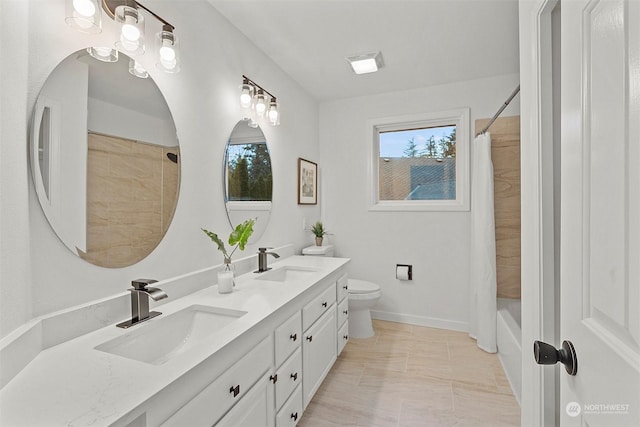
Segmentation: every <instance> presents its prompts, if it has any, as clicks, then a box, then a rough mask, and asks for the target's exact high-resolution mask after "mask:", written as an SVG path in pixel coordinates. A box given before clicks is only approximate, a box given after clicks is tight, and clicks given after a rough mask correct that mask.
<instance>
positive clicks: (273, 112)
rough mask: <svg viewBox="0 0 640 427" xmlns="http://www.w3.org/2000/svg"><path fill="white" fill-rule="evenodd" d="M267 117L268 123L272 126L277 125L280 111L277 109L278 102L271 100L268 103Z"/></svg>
mask: <svg viewBox="0 0 640 427" xmlns="http://www.w3.org/2000/svg"><path fill="white" fill-rule="evenodd" d="M267 117H268V118H269V123H271V124H272V125H273V126H278V125H279V124H280V111H279V110H278V103H277V102H276V101H275V100H272V101H271V103H270V104H269V112H268V113H267Z"/></svg>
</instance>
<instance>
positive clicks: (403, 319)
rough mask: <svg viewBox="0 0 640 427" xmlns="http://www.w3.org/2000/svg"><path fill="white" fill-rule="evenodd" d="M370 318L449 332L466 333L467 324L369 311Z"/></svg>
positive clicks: (467, 329)
mask: <svg viewBox="0 0 640 427" xmlns="http://www.w3.org/2000/svg"><path fill="white" fill-rule="evenodd" d="M371 318H372V319H378V320H388V321H390V322H398V323H407V324H409V325H417V326H427V327H429V328H438V329H448V330H451V331H459V332H468V331H469V325H468V323H467V322H460V321H457V320H447V319H438V318H435V317H427V316H414V315H411V314H402V313H391V312H388V311H378V310H371Z"/></svg>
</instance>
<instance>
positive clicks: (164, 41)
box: [156, 30, 180, 73]
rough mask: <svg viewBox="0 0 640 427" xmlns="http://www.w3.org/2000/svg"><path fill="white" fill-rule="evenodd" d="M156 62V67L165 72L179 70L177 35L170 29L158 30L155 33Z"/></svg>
mask: <svg viewBox="0 0 640 427" xmlns="http://www.w3.org/2000/svg"><path fill="white" fill-rule="evenodd" d="M156 45H157V49H158V62H157V63H156V67H158V68H159V69H160V70H162V71H164V72H165V73H177V72H178V71H180V49H179V43H178V37H176V35H175V34H173V32H172V31H164V30H163V31H160V32H159V33H157V34H156Z"/></svg>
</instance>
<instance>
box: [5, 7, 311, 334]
mask: <svg viewBox="0 0 640 427" xmlns="http://www.w3.org/2000/svg"><path fill="white" fill-rule="evenodd" d="M145 6H147V7H149V8H151V9H152V10H154V11H155V12H156V13H158V14H159V15H161V16H163V17H165V18H166V19H167V20H169V21H170V22H171V23H172V24H173V25H175V26H176V33H177V34H178V35H179V37H180V38H181V48H182V71H181V73H179V74H177V75H168V74H162V73H161V72H160V71H158V70H157V69H156V68H155V65H154V62H153V60H152V58H151V56H147V55H145V56H144V57H142V59H141V62H142V64H143V66H145V68H147V69H148V70H149V72H150V73H151V75H152V77H153V78H154V80H155V81H156V83H157V85H158V87H159V88H160V89H161V91H162V92H163V94H164V96H165V98H166V100H167V104H168V105H169V108H170V109H171V112H172V114H173V117H174V120H175V123H176V128H177V131H178V137H179V139H180V149H181V161H182V176H181V188H180V197H179V200H178V206H177V209H176V213H175V216H174V218H173V222H172V224H171V226H170V228H169V230H168V232H167V234H166V235H165V237H164V239H163V241H162V242H161V243H160V245H159V246H158V248H157V249H156V250H155V251H154V252H153V253H152V254H151V255H149V256H148V257H147V258H146V259H145V260H143V261H141V262H140V263H138V264H136V265H134V266H131V267H127V268H122V269H105V268H100V267H95V266H93V265H91V264H88V263H86V262H85V261H82V260H81V259H79V258H77V257H75V256H74V255H72V254H71V252H70V251H68V250H67V249H66V247H65V246H64V245H63V244H62V243H61V242H60V241H59V240H58V238H57V237H56V235H55V234H54V233H53V231H52V230H51V228H50V227H49V225H48V223H47V221H46V219H45V217H44V215H43V213H42V210H41V209H40V206H39V205H38V201H37V197H36V196H35V193H34V190H33V184H32V182H31V179H30V177H28V167H27V150H26V143H27V121H28V117H29V115H30V113H31V109H32V107H33V104H34V102H35V99H36V97H37V94H38V92H39V90H40V88H41V87H42V84H43V82H44V81H45V80H46V78H47V76H48V75H49V73H50V72H51V71H52V70H53V69H54V68H55V66H56V65H57V64H58V63H59V62H60V61H62V60H63V59H64V58H65V57H67V56H68V55H69V54H71V53H72V52H74V51H76V50H79V49H81V48H84V47H87V46H88V45H90V44H94V45H106V44H110V43H112V42H113V40H115V25H114V24H113V22H112V21H110V19H109V18H107V17H103V32H102V33H101V34H99V35H93V36H92V35H84V34H81V33H78V32H77V31H75V30H73V29H72V28H70V27H68V26H67V25H66V24H65V22H64V12H65V6H64V1H63V0H28V1H26V0H25V1H9V2H6V1H2V2H0V7H1V12H2V13H1V14H0V19H1V27H2V30H1V31H2V34H1V35H2V44H1V54H2V63H1V64H2V65H1V67H2V68H1V70H2V83H1V84H2V86H1V88H2V96H0V99H1V100H2V101H1V102H2V104H1V105H2V115H1V119H0V125H1V136H2V141H1V145H0V150H1V151H0V154H1V156H0V159H1V160H0V161H1V166H2V168H1V170H0V174H1V178H2V179H1V181H0V191H1V193H0V197H1V204H0V206H1V207H0V214H1V216H0V226H1V229H0V233H1V239H0V241H1V247H0V249H1V253H0V255H1V256H2V258H1V264H0V267H2V269H1V270H0V279H1V280H0V297H1V298H0V313H2V314H1V316H2V317H1V318H0V320H1V323H0V328H1V329H0V332H1V336H5V335H6V334H7V333H9V332H10V331H12V330H13V329H15V328H17V327H18V326H20V325H21V324H23V323H25V322H26V321H28V320H29V319H30V318H32V317H34V316H38V315H42V314H45V313H50V312H53V311H56V310H60V309H64V308H67V307H70V306H74V305H77V304H80V303H84V302H87V301H90V300H94V299H97V298H102V297H106V296H110V295H113V294H116V293H120V292H123V291H124V290H126V289H127V288H128V287H129V283H130V281H131V280H133V279H136V278H139V277H151V278H156V279H164V278H168V277H172V276H175V275H178V274H182V273H185V272H188V271H192V270H195V269H200V268H204V267H206V266H210V265H213V264H219V263H221V261H222V257H221V255H220V254H219V252H218V251H217V250H216V248H215V247H214V245H213V244H212V243H211V242H210V240H209V239H208V238H207V237H206V236H205V235H204V234H203V233H202V232H201V231H200V227H206V228H208V229H210V230H215V231H217V232H219V233H223V234H226V233H228V232H230V231H231V228H230V226H229V224H228V221H227V216H226V213H225V210H224V204H223V186H222V170H221V168H222V163H223V155H224V149H225V144H226V141H227V139H228V136H229V134H230V132H231V130H232V129H233V127H234V126H235V124H236V121H237V120H238V119H239V118H240V117H241V111H240V107H239V105H238V86H239V85H240V83H241V76H242V74H246V75H248V76H250V77H251V78H252V79H254V80H256V81H257V82H259V83H260V84H262V85H264V86H265V87H267V88H268V90H269V91H270V92H272V93H274V94H276V95H277V96H278V100H279V101H280V104H281V110H282V125H281V126H279V127H276V128H273V127H269V126H266V127H264V128H263V131H264V133H265V136H266V137H267V140H268V141H269V144H270V145H269V148H270V152H271V156H272V163H273V167H274V192H273V198H274V203H273V211H272V215H271V219H270V225H269V227H268V229H267V231H266V232H265V234H264V235H263V237H262V238H261V239H260V240H259V241H258V242H257V243H256V244H254V245H251V246H250V247H248V248H247V250H246V252H247V253H252V252H254V251H255V250H257V247H258V246H279V245H282V244H285V243H293V244H294V245H295V246H296V248H297V249H299V248H301V247H302V246H303V245H306V244H308V243H309V242H310V235H309V234H308V233H305V232H304V231H303V229H302V223H303V218H306V220H307V222H310V221H312V220H314V219H315V218H317V217H319V214H320V209H319V207H317V206H311V207H309V206H306V207H299V206H298V205H297V199H296V185H297V184H296V174H297V158H298V157H304V158H307V159H311V160H315V159H318V157H319V148H318V133H319V131H318V106H317V103H316V102H315V101H314V100H313V99H312V98H311V97H309V96H308V95H307V94H306V92H304V90H303V89H302V88H300V87H299V86H298V85H297V84H296V83H295V82H294V81H293V80H292V79H290V78H289V77H288V76H286V75H285V74H284V73H283V72H282V70H280V68H279V67H278V66H277V64H274V63H273V62H271V61H270V60H269V59H267V58H266V57H265V55H264V54H262V53H261V52H260V51H259V50H258V49H257V48H256V47H255V46H254V45H253V44H251V43H250V42H249V41H248V40H247V39H246V38H245V37H244V36H243V35H242V34H241V33H239V32H238V31H237V30H236V29H235V28H234V27H232V26H231V25H230V24H229V23H228V22H227V21H226V20H225V19H224V18H223V17H221V16H220V15H219V14H218V13H217V12H216V11H215V10H214V9H213V8H212V7H211V6H209V5H208V4H207V3H206V2H205V1H204V0H192V1H189V2H175V1H168V0H148V1H147V2H145ZM152 23H153V20H152V19H148V20H147V31H150V30H151V31H157V29H153V28H151V27H152V26H153V24H152ZM147 39H148V40H152V37H147ZM27 41H28V42H27ZM169 260H170V262H169ZM170 297H171V296H170Z"/></svg>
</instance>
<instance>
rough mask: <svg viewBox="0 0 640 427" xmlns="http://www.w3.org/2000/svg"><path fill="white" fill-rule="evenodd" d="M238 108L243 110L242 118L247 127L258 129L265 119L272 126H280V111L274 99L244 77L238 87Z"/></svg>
mask: <svg viewBox="0 0 640 427" xmlns="http://www.w3.org/2000/svg"><path fill="white" fill-rule="evenodd" d="M267 95H268V96H267ZM269 98H270V99H269ZM240 107H242V109H243V110H244V114H245V116H244V118H245V119H246V120H249V127H253V128H256V127H258V125H259V122H260V121H261V120H263V119H264V118H265V117H266V119H267V120H268V122H269V124H271V125H273V126H278V125H279V124H280V111H279V105H278V102H277V100H276V97H275V96H274V95H273V94H271V93H270V92H269V91H268V90H266V89H265V88H263V87H262V86H260V85H259V84H257V83H256V82H254V81H253V80H251V79H250V78H249V77H247V76H244V75H243V76H242V85H240Z"/></svg>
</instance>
